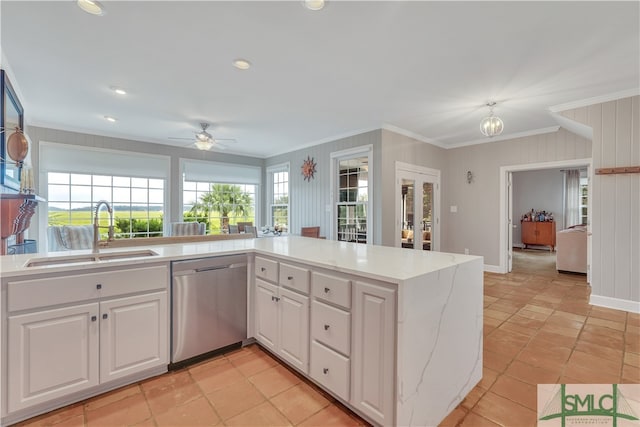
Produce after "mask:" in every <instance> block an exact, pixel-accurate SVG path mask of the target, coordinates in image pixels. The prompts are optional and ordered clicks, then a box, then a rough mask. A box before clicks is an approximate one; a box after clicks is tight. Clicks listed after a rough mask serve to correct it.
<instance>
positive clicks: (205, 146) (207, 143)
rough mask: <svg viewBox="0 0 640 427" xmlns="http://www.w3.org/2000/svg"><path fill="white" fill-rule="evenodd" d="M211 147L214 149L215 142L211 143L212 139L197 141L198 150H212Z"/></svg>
mask: <svg viewBox="0 0 640 427" xmlns="http://www.w3.org/2000/svg"><path fill="white" fill-rule="evenodd" d="M211 147H213V142H211V140H210V139H208V138H207V139H206V140H201V139H200V138H198V140H197V141H196V148H197V149H198V150H203V151H206V150H211Z"/></svg>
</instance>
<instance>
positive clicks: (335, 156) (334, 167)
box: [329, 144, 375, 244]
mask: <svg viewBox="0 0 640 427" xmlns="http://www.w3.org/2000/svg"><path fill="white" fill-rule="evenodd" d="M360 157H367V164H368V170H367V202H366V203H356V204H363V205H365V211H366V221H367V235H366V243H365V244H373V221H374V212H373V209H372V207H373V206H374V203H373V198H374V194H375V192H374V189H373V176H374V167H375V165H374V163H373V145H372V144H368V145H362V146H359V147H353V148H349V149H346V150H340V151H334V152H332V153H331V154H330V159H331V171H330V185H331V193H330V198H331V206H332V209H331V227H330V228H329V230H330V239H331V240H338V206H342V205H344V203H341V202H340V189H339V185H340V176H339V174H340V166H339V165H340V161H343V160H350V159H356V158H360Z"/></svg>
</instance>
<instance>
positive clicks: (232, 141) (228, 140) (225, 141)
mask: <svg viewBox="0 0 640 427" xmlns="http://www.w3.org/2000/svg"><path fill="white" fill-rule="evenodd" d="M213 140H214V141H215V142H222V143H224V144H237V143H238V141H236V140H235V139H232V138H229V139H225V138H213Z"/></svg>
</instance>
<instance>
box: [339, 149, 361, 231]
mask: <svg viewBox="0 0 640 427" xmlns="http://www.w3.org/2000/svg"><path fill="white" fill-rule="evenodd" d="M337 165H338V189H337V190H338V200H337V203H336V209H337V238H338V240H342V241H346V242H356V243H367V240H368V223H367V217H368V209H369V160H368V157H367V156H362V157H355V158H349V159H338V160H337Z"/></svg>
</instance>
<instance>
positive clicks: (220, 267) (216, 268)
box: [195, 263, 247, 273]
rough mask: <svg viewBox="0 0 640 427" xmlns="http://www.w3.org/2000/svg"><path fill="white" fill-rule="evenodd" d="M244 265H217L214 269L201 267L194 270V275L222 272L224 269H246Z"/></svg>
mask: <svg viewBox="0 0 640 427" xmlns="http://www.w3.org/2000/svg"><path fill="white" fill-rule="evenodd" d="M246 266H247V264H246V263H236V264H228V265H219V266H216V267H202V268H196V270H195V272H196V273H202V272H203V271H213V270H224V269H225V268H241V267H246Z"/></svg>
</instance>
